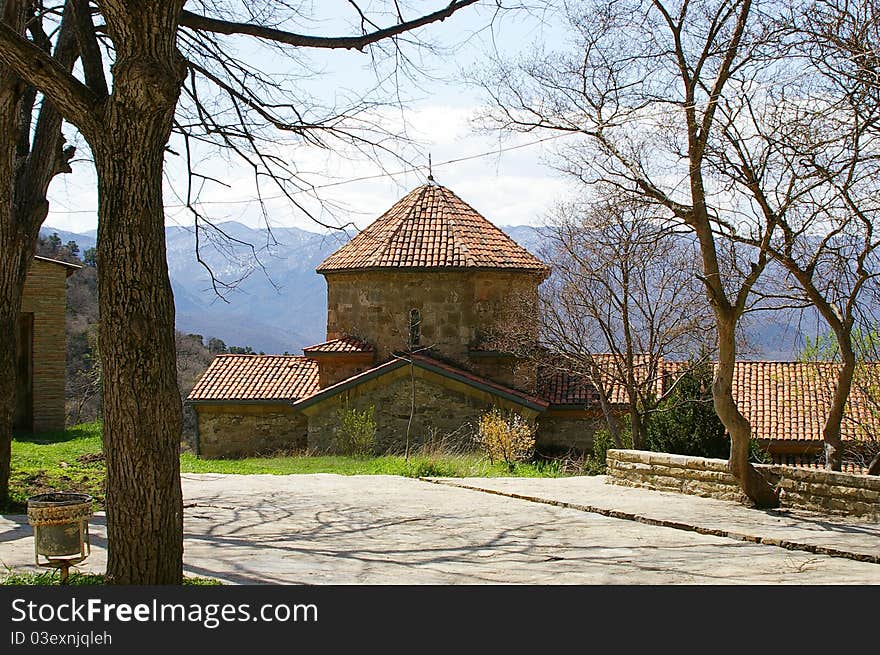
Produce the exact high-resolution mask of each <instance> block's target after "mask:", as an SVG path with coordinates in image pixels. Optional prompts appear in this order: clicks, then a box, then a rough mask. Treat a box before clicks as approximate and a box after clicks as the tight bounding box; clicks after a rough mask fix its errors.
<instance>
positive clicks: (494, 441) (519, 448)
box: [476, 408, 535, 470]
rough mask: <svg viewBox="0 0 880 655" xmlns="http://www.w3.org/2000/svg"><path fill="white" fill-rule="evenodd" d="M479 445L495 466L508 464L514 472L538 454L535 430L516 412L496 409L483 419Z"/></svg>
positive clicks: (479, 428)
mask: <svg viewBox="0 0 880 655" xmlns="http://www.w3.org/2000/svg"><path fill="white" fill-rule="evenodd" d="M476 441H477V443H478V444H479V445H480V447H481V448H482V449H483V451H484V452H485V453H486V454H487V455H488V456H489V459H490V460H492V461H493V462H495V461H502V462H506V463H507V466H508V467H510V469H511V470H512V469H513V467H514V466H515V465H516V463H517V462H525V461H527V460H529V459H531V458H532V456H533V455H534V453H535V428H534V426H533V425H531V424H530V423H529V422H528V421H526V420H525V419H524V418H523V417H522V416H520V415H519V414H517V413H515V412H507V413H504V412H502V411H501V410H499V409H497V408H495V409H492V410H490V411H488V412H486V413H485V414H483V415H482V416H481V417H480V422H479V425H478V426H477V435H476Z"/></svg>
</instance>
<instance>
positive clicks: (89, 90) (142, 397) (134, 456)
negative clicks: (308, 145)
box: [0, 0, 476, 584]
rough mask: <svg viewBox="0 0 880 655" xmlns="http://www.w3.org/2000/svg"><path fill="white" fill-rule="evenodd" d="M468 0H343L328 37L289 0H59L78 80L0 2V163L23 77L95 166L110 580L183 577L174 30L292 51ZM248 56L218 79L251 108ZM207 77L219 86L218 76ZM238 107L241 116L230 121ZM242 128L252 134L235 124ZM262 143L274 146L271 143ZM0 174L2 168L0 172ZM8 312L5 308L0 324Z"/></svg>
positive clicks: (365, 36) (412, 23)
mask: <svg viewBox="0 0 880 655" xmlns="http://www.w3.org/2000/svg"><path fill="white" fill-rule="evenodd" d="M475 1H476V0H452V1H451V2H444V3H439V4H440V6H439V8H437V10H436V11H432V12H428V13H417V14H416V15H415V17H414V18H411V19H406V18H404V16H403V9H402V8H401V7H402V3H398V2H394V3H388V6H387V7H386V8H387V9H390V12H389V13H385V14H379V13H374V12H367V11H366V10H365V9H364V8H362V7H361V6H360V5H359V3H357V2H352V3H350V6H351V7H352V8H353V10H354V11H355V12H356V14H357V15H358V16H359V17H360V23H359V28H358V29H357V30H356V31H355V33H353V34H352V35H349V36H341V37H327V36H320V35H314V34H312V35H309V34H299V33H295V32H294V31H292V30H289V29H284V28H283V27H278V26H279V25H288V24H291V23H290V20H284V19H283V17H282V19H279V16H278V15H277V13H273V12H269V11H267V9H269V8H272V7H274V8H276V9H278V10H279V11H282V12H283V11H287V12H289V15H288V16H287V19H296V18H297V9H296V8H295V7H294V6H292V5H289V4H288V3H268V2H266V3H258V4H255V3H241V4H240V5H236V4H231V5H230V4H225V3H224V4H220V3H217V4H211V3H207V2H204V3H198V9H199V10H198V11H186V10H184V9H183V5H184V0H156V1H154V2H145V3H134V2H123V1H121V0H97V1H96V7H97V14H93V11H92V10H91V9H90V6H89V2H88V0H68V1H67V3H66V7H67V8H68V9H72V10H73V11H72V14H73V17H74V18H75V21H74V23H75V30H74V33H75V35H76V42H77V44H78V46H79V52H80V59H81V62H82V67H81V68H82V76H83V79H82V80H80V79H78V78H77V77H76V76H75V75H73V74H71V72H70V68H69V67H66V66H64V65H63V64H62V63H60V62H59V60H58V59H57V58H54V59H53V58H52V57H51V56H50V55H49V54H47V53H46V52H45V50H44V49H43V48H41V47H40V46H39V45H38V44H36V43H35V42H34V41H33V40H30V39H28V38H27V37H26V31H25V28H26V20H25V18H24V17H25V16H26V7H27V6H29V5H30V3H29V2H27V1H26V0H4V1H3V2H2V5H0V7H2V18H3V20H2V21H0V62H2V63H3V70H2V79H0V105H2V109H0V143H2V144H3V148H2V153H3V156H2V158H3V159H4V163H3V164H2V166H8V167H9V168H4V169H3V171H0V173H4V172H6V173H12V166H11V164H10V162H14V161H16V160H15V153H14V147H15V146H14V143H13V140H12V138H11V136H10V135H11V134H12V131H11V128H12V125H13V124H14V123H15V121H17V117H18V115H19V110H20V106H21V105H20V102H21V97H22V95H23V94H24V91H25V89H26V88H27V85H30V87H33V88H35V89H37V90H38V91H40V92H41V93H43V94H44V96H45V98H46V99H47V100H48V102H50V103H51V104H52V105H53V106H54V107H55V108H56V109H57V110H58V112H59V113H60V114H61V115H62V116H63V117H64V119H66V120H67V121H69V122H70V123H71V124H72V125H74V126H75V127H76V128H77V130H78V131H79V133H80V134H81V135H82V136H83V137H84V139H85V140H86V142H87V143H88V145H89V147H90V149H91V153H92V156H93V157H94V163H95V168H96V171H97V177H98V197H99V216H98V221H99V222H98V246H97V263H98V275H99V305H100V314H101V325H100V345H101V355H102V363H103V375H104V398H103V400H104V452H105V457H106V461H107V531H108V541H109V550H108V563H107V580H108V581H109V582H112V583H121V584H175V583H179V582H180V580H181V577H182V553H183V538H182V529H183V516H182V514H183V512H182V497H181V489H180V475H179V459H178V452H179V438H180V432H181V429H180V428H181V402H180V396H179V393H178V388H177V379H176V370H175V357H174V353H175V349H174V304H173V298H172V293H171V285H170V283H169V280H168V271H167V264H166V261H165V245H164V222H165V216H164V207H163V196H162V175H163V166H164V159H165V155H166V145H167V143H168V141H169V137H170V135H171V133H172V130H173V128H174V125H175V110H176V107H177V104H178V100H179V98H180V95H181V89H182V88H183V86H184V84H185V83H186V81H187V79H192V77H193V75H196V74H198V73H200V71H199V70H198V69H197V68H196V65H197V64H196V65H194V64H193V62H192V60H191V59H187V57H186V55H185V52H186V48H187V46H186V45H185V43H186V42H187V37H186V36H184V30H188V32H187V34H191V35H197V37H196V36H193V37H192V38H194V39H195V38H198V39H200V40H201V41H202V42H203V43H206V44H210V43H216V44H218V45H217V46H216V47H217V48H220V49H222V47H223V46H222V45H220V44H221V41H220V39H221V38H222V37H225V36H240V37H250V38H253V39H257V40H259V41H261V42H264V43H272V44H278V46H279V47H282V46H283V47H284V48H290V49H300V50H301V51H304V50H306V49H313V48H323V49H339V48H344V49H358V50H369V49H370V47H371V46H372V45H373V44H377V43H382V42H386V43H387V42H389V41H387V40H389V39H390V40H391V41H390V42H391V43H399V41H394V40H395V39H397V38H398V37H400V36H401V35H405V34H407V33H409V32H411V31H412V30H415V29H417V28H420V27H422V26H425V25H428V24H430V23H433V22H436V21H441V20H444V19H445V18H447V17H449V16H450V15H452V14H453V13H454V12H456V11H458V10H459V9H462V8H463V7H466V6H468V5H471V4H473V3H474V2H475ZM95 16H97V18H98V20H99V24H98V26H97V27H96V25H95V22H94V19H95ZM266 20H269V21H271V23H267V22H264V21H266ZM380 21H381V23H380ZM204 47H205V48H208V47H209V46H207V45H206V46H204ZM106 53H109V57H110V62H112V66H111V67H110V70H111V71H112V84H109V83H108V81H107V79H106V75H105V70H106V64H105V61H104V55H105V54H106ZM110 62H107V63H110ZM250 69H251V73H250V74H246V73H241V75H242V77H241V78H240V83H239V84H238V85H236V86H234V87H232V89H224V90H225V91H226V92H227V93H230V94H231V95H233V96H234V97H236V98H237V100H238V103H239V105H238V106H239V111H243V110H242V109H241V108H242V107H245V106H247V107H249V108H250V109H252V110H254V111H256V113H257V114H260V115H262V114H263V113H265V111H267V110H268V109H270V108H271V107H272V105H273V101H272V100H271V99H269V100H268V101H266V102H262V103H261V101H260V100H259V99H255V98H253V97H252V96H251V95H250V94H249V92H248V91H247V90H248V89H252V88H253V87H252V85H251V82H252V81H253V80H254V79H255V76H254V74H253V71H254V69H255V66H254V65H252V66H250ZM206 70H207V69H206ZM240 72H241V71H240ZM201 74H202V75H203V76H204V77H205V78H206V79H210V76H208V75H206V74H205V73H204V72H201ZM233 75H234V73H233ZM214 82H215V83H216V84H217V85H218V87H219V88H223V84H222V82H223V81H222V80H219V81H218V80H214ZM190 88H197V87H192V86H191V87H190ZM261 105H262V106H261ZM242 116H243V114H242ZM202 118H203V120H204V121H205V123H206V124H207V125H209V126H210V125H211V124H212V123H211V121H212V120H213V121H214V122H216V117H210V116H202ZM263 118H264V119H266V118H267V117H266V116H263ZM248 120H249V119H247V118H246V117H243V118H242V119H240V120H239V123H247V122H248ZM276 127H277V128H281V129H283V128H284V127H285V125H276ZM5 128H9V129H5ZM208 129H211V128H210V127H209V128H208ZM291 129H296V130H299V131H301V132H303V133H308V132H315V133H320V131H321V129H322V126H321V125H317V126H316V125H313V124H312V123H311V122H309V121H307V120H305V121H302V122H301V123H299V124H296V125H294V126H293V127H292V128H291ZM243 138H244V139H245V141H246V142H248V143H253V142H252V140H251V137H248V136H247V134H244V135H243ZM266 156H274V157H278V158H279V159H280V156H279V155H278V154H277V153H276V154H274V155H266ZM11 178H12V175H7V174H2V175H0V179H3V180H4V184H5V183H6V180H8V179H11ZM0 203H2V204H3V212H4V222H6V221H8V225H14V221H13V219H12V218H6V217H7V216H8V217H12V216H13V215H14V213H13V211H12V193H11V191H10V190H9V189H8V188H6V187H4V191H3V192H2V193H0ZM6 224H7V223H4V225H6ZM4 270H5V269H4ZM24 270H25V266H24V265H22V266H20V267H19V268H18V269H15V268H14V267H11V268H10V270H9V272H8V273H7V272H4V275H3V276H2V279H3V282H4V283H6V284H10V285H12V286H15V285H16V284H17V283H18V282H19V281H23V275H24V273H23V271H24ZM16 276H17V277H16ZM19 286H20V285H19ZM12 299H13V300H14V298H12ZM12 306H13V307H17V306H18V305H17V304H13V305H12ZM4 307H6V304H5V303H4ZM4 311H5V310H4ZM11 311H12V312H14V310H11ZM9 325H11V319H10V323H9V324H6V323H4V325H3V329H4V330H7V329H8V327H9ZM4 357H5V359H4V364H7V365H9V364H11V362H12V359H10V358H9V357H8V355H7V354H6V353H5V352H4ZM10 370H11V369H10ZM7 391H8V390H7ZM2 454H3V453H0V455H2ZM147 536H149V538H146V537H147Z"/></svg>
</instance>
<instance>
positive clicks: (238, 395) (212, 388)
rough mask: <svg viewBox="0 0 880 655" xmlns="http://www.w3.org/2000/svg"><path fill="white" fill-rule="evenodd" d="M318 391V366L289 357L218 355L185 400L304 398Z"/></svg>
mask: <svg viewBox="0 0 880 655" xmlns="http://www.w3.org/2000/svg"><path fill="white" fill-rule="evenodd" d="M317 390H318V364H317V363H316V362H314V361H312V360H310V359H307V358H306V357H299V356H293V355H218V356H217V357H215V358H214V361H212V362H211V365H210V366H208V370H206V371H205V373H204V374H203V375H202V377H201V378H200V379H199V381H198V382H197V383H196V386H195V387H194V388H193V390H192V392H190V394H189V397H188V398H187V400H189V401H194V402H204V401H218V400H278V401H289V400H298V399H300V398H305V397H306V396H308V395H311V394H312V393H314V392H315V391H317Z"/></svg>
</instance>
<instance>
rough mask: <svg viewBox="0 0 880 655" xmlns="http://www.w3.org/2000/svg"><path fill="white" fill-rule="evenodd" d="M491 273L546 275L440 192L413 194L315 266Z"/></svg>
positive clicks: (429, 189)
mask: <svg viewBox="0 0 880 655" xmlns="http://www.w3.org/2000/svg"><path fill="white" fill-rule="evenodd" d="M364 268H369V269H372V268H492V269H498V268H501V269H516V270H531V271H543V272H546V271H549V269H548V268H547V266H546V264H544V263H543V262H541V261H540V260H538V259H537V258H536V257H534V256H533V255H532V254H531V253H529V251H527V250H526V249H525V248H523V247H522V246H520V245H519V244H518V243H516V242H515V241H514V240H513V239H511V238H510V237H509V236H507V235H506V234H505V233H504V232H503V231H501V230H500V229H499V228H497V227H496V226H494V225H492V223H490V222H489V221H488V220H486V219H485V218H483V216H481V215H480V214H479V213H478V212H477V211H476V210H475V209H474V208H473V207H471V206H470V205H468V204H467V203H466V202H464V201H463V200H462V199H461V198H459V197H458V196H457V195H455V194H454V193H453V192H452V191H450V190H449V189H447V188H446V187H443V186H440V185H437V184H426V185H424V186H420V187H418V188H417V189H414V190H413V191H411V192H410V193H409V194H407V195H406V196H405V197H404V198H402V199H401V200H400V201H398V202H397V204H395V205H394V206H393V207H392V208H391V209H389V210H388V211H387V212H385V213H384V214H382V216H380V217H379V218H378V219H377V220H376V221H374V222H373V223H372V224H370V225H369V226H368V227H367V228H366V229H364V230H363V231H362V232H360V233H359V234H358V235H357V236H355V237H354V238H353V239H352V240H351V241H349V242H348V243H347V244H346V245H344V246H343V247H342V248H340V249H339V250H337V251H336V252H335V253H333V254H332V255H330V256H329V257H328V258H327V259H325V260H324V261H323V263H321V265H320V266H318V268H317V271H318V272H319V273H326V272H330V271H346V270H353V269H355V270H356V269H364Z"/></svg>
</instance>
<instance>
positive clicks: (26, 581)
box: [0, 571, 223, 587]
mask: <svg viewBox="0 0 880 655" xmlns="http://www.w3.org/2000/svg"><path fill="white" fill-rule="evenodd" d="M60 584H61V574H60V573H59V572H58V571H40V572H39V573H16V572H14V571H10V572H9V573H7V574H6V575H5V576H3V577H0V586H3V585H5V586H12V585H17V586H41V587H44V586H51V585H60ZM67 584H68V585H71V586H85V585H102V584H104V576H103V575H101V574H98V573H80V572H79V571H71V572H70V577H69V578H68V579H67ZM183 584H184V585H186V586H214V585H221V584H223V583H222V582H220V581H219V580H214V579H212V578H196V577H188V576H184V578H183Z"/></svg>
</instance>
